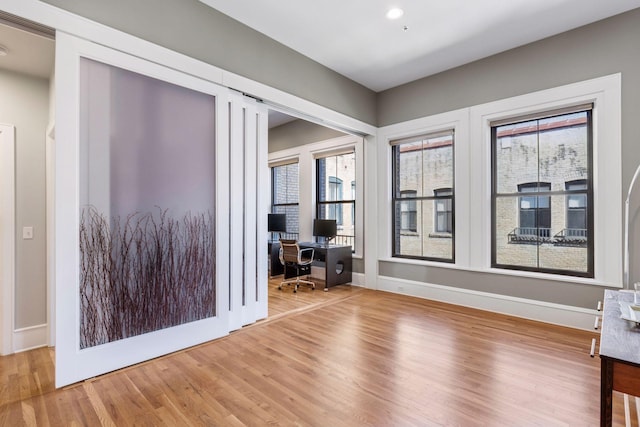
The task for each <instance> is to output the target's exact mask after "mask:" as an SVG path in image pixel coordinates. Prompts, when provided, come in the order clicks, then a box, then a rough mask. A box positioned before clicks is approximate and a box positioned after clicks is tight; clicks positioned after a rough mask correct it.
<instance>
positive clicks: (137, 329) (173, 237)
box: [80, 207, 216, 348]
mask: <svg viewBox="0 0 640 427" xmlns="http://www.w3.org/2000/svg"><path fill="white" fill-rule="evenodd" d="M214 280H215V238H214V218H213V214H211V213H204V214H197V215H192V214H190V213H187V214H185V215H184V216H183V217H182V218H180V219H174V218H171V217H169V216H168V210H166V209H165V210H162V209H158V211H157V212H148V213H133V214H130V215H128V216H127V217H126V218H124V219H123V218H120V217H117V216H116V217H112V218H111V219H108V218H107V217H106V216H105V215H104V214H102V213H100V212H98V211H97V210H96V209H95V208H94V207H86V208H84V209H82V212H81V220H80V348H87V347H93V346H96V345H99V344H104V343H109V342H113V341H116V340H120V339H123V338H128V337H132V336H136V335H140V334H144V333H147V332H152V331H157V330H160V329H164V328H168V327H172V326H177V325H180V324H183V323H187V322H192V321H196V320H201V319H205V318H207V317H212V316H215V301H216V295H215V285H214V284H215V281H214Z"/></svg>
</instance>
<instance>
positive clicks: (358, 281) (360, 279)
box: [351, 273, 364, 286]
mask: <svg viewBox="0 0 640 427" xmlns="http://www.w3.org/2000/svg"><path fill="white" fill-rule="evenodd" d="M351 284H352V285H354V286H364V274H363V273H351Z"/></svg>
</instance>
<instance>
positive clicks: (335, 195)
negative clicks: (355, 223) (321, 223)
mask: <svg viewBox="0 0 640 427" xmlns="http://www.w3.org/2000/svg"><path fill="white" fill-rule="evenodd" d="M327 200H328V201H338V200H342V180H341V179H340V178H337V177H335V176H330V177H329V194H328V196H327ZM327 209H328V210H329V216H328V218H329V219H335V220H336V223H337V224H338V225H342V204H337V203H333V204H329V205H327Z"/></svg>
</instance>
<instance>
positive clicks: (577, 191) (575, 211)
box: [566, 179, 587, 237]
mask: <svg viewBox="0 0 640 427" xmlns="http://www.w3.org/2000/svg"><path fill="white" fill-rule="evenodd" d="M566 188H567V191H568V192H570V194H569V195H568V196H567V230H570V234H574V235H578V234H584V237H586V229H587V192H586V190H587V181H586V180H584V179H579V180H575V181H570V182H567V184H566Z"/></svg>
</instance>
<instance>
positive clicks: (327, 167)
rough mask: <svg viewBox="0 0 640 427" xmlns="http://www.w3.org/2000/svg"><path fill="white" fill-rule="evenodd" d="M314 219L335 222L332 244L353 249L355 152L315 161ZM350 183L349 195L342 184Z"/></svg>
mask: <svg viewBox="0 0 640 427" xmlns="http://www.w3.org/2000/svg"><path fill="white" fill-rule="evenodd" d="M316 178H317V179H316V208H317V213H316V215H317V216H316V217H317V218H320V219H335V220H336V223H337V224H338V235H337V236H336V239H335V242H336V243H337V244H346V245H351V246H352V247H353V246H354V241H355V231H356V228H355V225H356V224H355V215H354V212H355V204H356V201H355V197H354V194H355V188H356V155H355V152H354V151H351V152H348V153H343V154H337V155H331V156H326V157H320V158H317V159H316ZM344 182H347V183H351V192H349V191H346V193H347V195H345V191H344V188H343V183H344Z"/></svg>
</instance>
